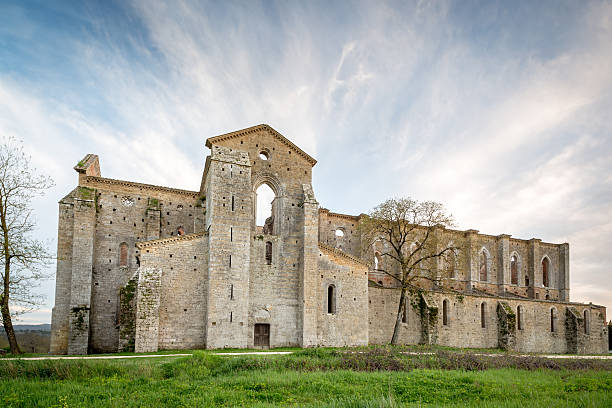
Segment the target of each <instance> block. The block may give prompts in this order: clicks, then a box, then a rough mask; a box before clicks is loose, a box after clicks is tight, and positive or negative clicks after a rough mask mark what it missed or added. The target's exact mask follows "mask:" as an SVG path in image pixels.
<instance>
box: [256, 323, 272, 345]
mask: <svg viewBox="0 0 612 408" xmlns="http://www.w3.org/2000/svg"><path fill="white" fill-rule="evenodd" d="M254 346H255V347H270V325H269V324H263V323H257V324H255V342H254Z"/></svg>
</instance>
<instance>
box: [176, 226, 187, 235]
mask: <svg viewBox="0 0 612 408" xmlns="http://www.w3.org/2000/svg"><path fill="white" fill-rule="evenodd" d="M176 235H185V230H184V229H183V227H178V228H177V229H176Z"/></svg>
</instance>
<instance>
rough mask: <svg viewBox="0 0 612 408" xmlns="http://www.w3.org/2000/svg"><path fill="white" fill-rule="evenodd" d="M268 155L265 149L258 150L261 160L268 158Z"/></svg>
mask: <svg viewBox="0 0 612 408" xmlns="http://www.w3.org/2000/svg"><path fill="white" fill-rule="evenodd" d="M269 157H270V155H269V154H268V152H266V151H265V150H262V151H261V152H259V158H260V159H261V160H268V158H269Z"/></svg>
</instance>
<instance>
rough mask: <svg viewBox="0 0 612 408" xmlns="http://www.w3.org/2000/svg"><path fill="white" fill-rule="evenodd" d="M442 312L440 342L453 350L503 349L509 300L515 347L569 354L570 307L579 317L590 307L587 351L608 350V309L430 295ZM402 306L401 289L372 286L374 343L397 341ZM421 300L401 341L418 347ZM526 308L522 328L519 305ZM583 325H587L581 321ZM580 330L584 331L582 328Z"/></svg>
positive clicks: (412, 308) (410, 312) (438, 329)
mask: <svg viewBox="0 0 612 408" xmlns="http://www.w3.org/2000/svg"><path fill="white" fill-rule="evenodd" d="M428 296H430V297H431V298H432V300H433V304H434V305H435V306H436V307H437V308H438V317H437V319H436V321H435V325H434V326H435V327H434V331H435V332H436V336H435V337H434V339H435V343H436V344H440V345H444V346H450V347H474V348H492V347H498V346H499V341H500V338H499V332H498V325H499V323H498V318H497V304H498V302H500V301H501V302H505V303H506V304H507V305H508V306H509V307H510V309H511V310H512V312H513V313H514V314H515V315H516V319H517V327H516V331H515V333H514V338H515V339H514V342H515V343H514V349H515V350H518V351H523V352H539V353H566V352H572V351H571V350H568V342H567V340H566V337H567V333H566V327H565V326H566V324H565V320H566V309H567V308H568V307H572V308H575V309H576V310H577V311H578V314H581V313H584V310H585V309H587V310H589V312H590V316H591V323H590V327H589V330H588V332H589V334H588V336H589V338H588V340H587V341H583V343H582V344H584V346H583V347H582V349H581V350H578V351H579V352H581V353H603V352H605V347H606V343H605V341H606V339H607V332H606V331H605V328H604V321H605V309H604V308H601V307H593V306H590V305H583V304H575V303H572V304H567V303H558V302H553V301H536V300H527V299H525V300H517V299H509V298H495V297H481V296H471V295H462V294H459V293H444V292H433V293H432V292H428ZM444 300H447V301H448V302H449V306H448V320H447V322H448V324H446V325H445V324H444V321H443V315H442V313H443V312H442V305H443V302H444ZM398 302H399V290H398V289H385V288H376V287H372V286H370V288H369V327H370V333H369V338H370V343H372V344H384V343H388V342H389V341H390V340H391V335H392V334H393V326H394V323H395V316H396V313H397V305H398ZM416 303H418V302H415V299H413V298H411V304H410V306H409V307H408V309H407V312H408V315H407V322H406V323H402V328H401V332H400V343H402V344H417V343H419V342H421V341H422V336H421V334H420V331H421V321H420V311H419V309H418V307H416V306H414V305H415V304H416ZM483 303H484V304H485V327H482V322H481V305H482V304H483ZM519 306H520V307H521V316H520V320H521V323H520V325H519V324H518V319H519V317H518V315H517V307H519ZM551 309H554V310H555V311H556V313H555V316H556V320H555V331H554V332H553V331H551ZM581 324H583V323H581ZM578 329H579V331H580V330H582V331H584V326H580V327H579V328H578Z"/></svg>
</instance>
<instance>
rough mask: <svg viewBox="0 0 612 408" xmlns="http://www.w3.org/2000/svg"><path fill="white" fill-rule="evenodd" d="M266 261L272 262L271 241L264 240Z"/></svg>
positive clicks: (269, 263)
mask: <svg viewBox="0 0 612 408" xmlns="http://www.w3.org/2000/svg"><path fill="white" fill-rule="evenodd" d="M266 263H267V264H268V265H271V264H272V243H271V242H270V241H268V242H266Z"/></svg>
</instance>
